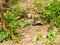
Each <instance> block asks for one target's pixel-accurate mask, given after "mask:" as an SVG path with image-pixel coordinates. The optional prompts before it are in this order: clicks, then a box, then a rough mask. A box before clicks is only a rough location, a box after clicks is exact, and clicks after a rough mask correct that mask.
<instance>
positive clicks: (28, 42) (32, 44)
mask: <svg viewBox="0 0 60 45" xmlns="http://www.w3.org/2000/svg"><path fill="white" fill-rule="evenodd" d="M24 29H25V28H24ZM47 30H48V28H47V26H30V27H28V28H27V30H26V31H25V32H24V33H23V37H22V39H21V41H20V43H14V42H12V41H10V40H9V41H3V42H2V43H0V45H50V44H46V43H45V40H46V36H47ZM37 34H42V35H43V38H42V39H41V40H39V41H36V36H37ZM58 41H60V35H58V36H57V38H56V42H58ZM54 45H60V44H54Z"/></svg>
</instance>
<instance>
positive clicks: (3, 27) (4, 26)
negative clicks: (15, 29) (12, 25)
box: [0, 6, 7, 31]
mask: <svg viewBox="0 0 60 45" xmlns="http://www.w3.org/2000/svg"><path fill="white" fill-rule="evenodd" d="M0 19H1V25H2V29H3V30H4V31H6V30H7V29H6V25H5V22H4V16H3V13H2V6H0Z"/></svg>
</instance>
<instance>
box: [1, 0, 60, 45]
mask: <svg viewBox="0 0 60 45" xmlns="http://www.w3.org/2000/svg"><path fill="white" fill-rule="evenodd" d="M43 1H44V2H46V1H49V0H43ZM33 2H34V0H27V1H24V0H22V2H21V4H22V9H25V8H26V6H29V7H33V6H32V3H33ZM24 29H25V30H26V31H25V32H24V34H23V38H22V39H21V41H20V43H14V42H12V41H10V40H9V41H3V42H2V43H0V45H50V44H45V40H46V36H47V31H48V28H47V26H30V27H28V29H26V28H24ZM37 34H42V35H43V38H42V39H41V40H39V41H36V36H37ZM56 41H57V42H58V41H60V35H58V36H57V38H56ZM54 45H60V44H54Z"/></svg>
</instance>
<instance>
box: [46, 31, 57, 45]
mask: <svg viewBox="0 0 60 45" xmlns="http://www.w3.org/2000/svg"><path fill="white" fill-rule="evenodd" d="M56 37H57V33H56V32H55V31H49V32H48V33H47V38H48V41H49V42H50V44H54V43H55V39H56Z"/></svg>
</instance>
